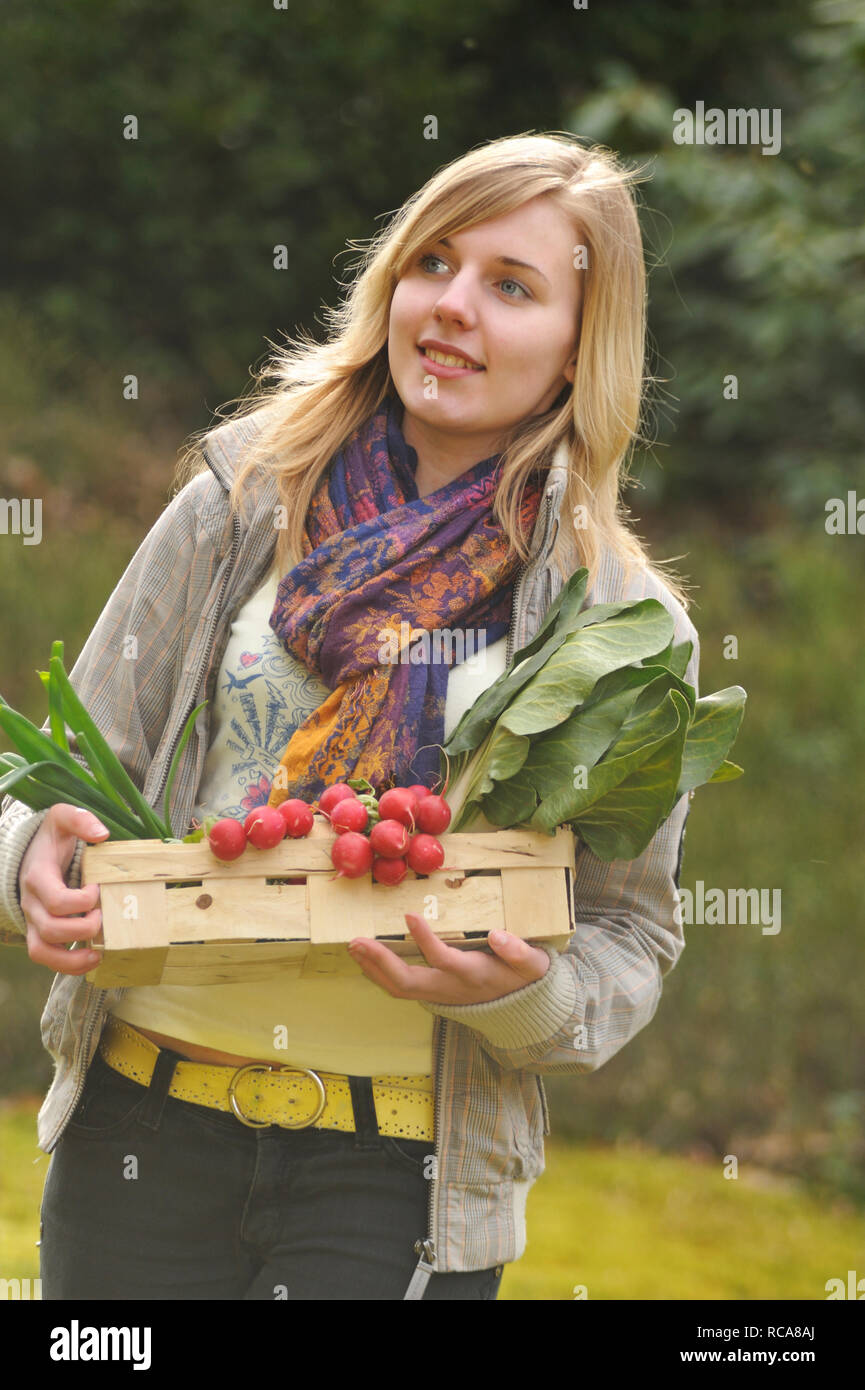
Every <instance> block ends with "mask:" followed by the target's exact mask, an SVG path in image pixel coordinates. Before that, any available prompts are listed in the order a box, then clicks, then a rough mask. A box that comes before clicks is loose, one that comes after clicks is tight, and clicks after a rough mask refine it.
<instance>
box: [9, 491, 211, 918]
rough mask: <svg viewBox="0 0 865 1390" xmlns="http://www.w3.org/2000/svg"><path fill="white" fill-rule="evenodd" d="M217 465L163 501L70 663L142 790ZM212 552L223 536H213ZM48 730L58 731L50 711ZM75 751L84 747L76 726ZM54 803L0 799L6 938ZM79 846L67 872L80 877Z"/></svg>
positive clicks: (166, 702)
mask: <svg viewBox="0 0 865 1390" xmlns="http://www.w3.org/2000/svg"><path fill="white" fill-rule="evenodd" d="M220 487H221V485H220V484H218V483H217V481H216V479H215V478H214V477H213V474H212V473H211V471H210V469H208V470H207V473H206V474H204V473H202V474H199V475H198V476H196V477H195V478H193V479H192V481H191V482H189V483H187V485H186V487H184V488H183V489H182V490H181V491H180V492H178V493H177V495H176V496H175V497H174V498H172V500H171V501H170V502H169V503H168V505H167V506H166V507H165V509H164V510H163V512H162V513H161V515H160V516H159V518H158V519H157V521H156V522H155V524H154V526H153V527H152V528H151V530H150V531H149V532H148V534H147V536H146V537H145V539H144V540H143V541H142V543H141V545H140V546H139V548H138V550H137V551H136V553H135V555H134V556H133V557H132V559H131V561H130V562H129V565H128V566H127V568H126V570H125V572H124V574H123V576H122V578H121V579H120V581H119V583H118V584H117V586H116V588H115V589H114V592H113V593H112V595H111V597H110V598H109V600H108V602H107V604H106V605H105V608H104V609H103V610H102V613H101V615H100V617H99V619H98V620H97V623H96V626H95V627H94V628H93V631H92V632H91V633H90V636H89V637H88V639H87V641H86V643H85V644H84V648H83V650H82V652H81V654H80V656H79V657H78V660H77V661H76V662H75V665H74V666H73V667H72V670H71V671H70V672H69V680H70V683H71V685H72V686H73V688H74V689H75V691H76V692H77V694H78V695H79V696H80V698H81V700H82V701H83V703H84V704H85V705H86V706H87V709H88V711H89V713H90V715H91V717H92V718H93V720H94V722H95V724H96V725H97V727H98V728H99V730H100V732H101V733H102V734H103V736H104V737H105V739H106V740H107V742H108V744H109V745H110V747H111V748H112V750H113V751H114V753H116V755H117V757H118V758H119V759H120V761H121V763H122V764H123V766H124V767H125V769H126V771H127V772H128V774H129V776H130V777H131V778H132V780H133V782H134V783H135V785H136V786H137V787H138V788H139V790H140V791H143V789H144V782H145V778H146V776H147V772H148V769H149V767H150V764H151V762H152V760H153V757H154V754H155V751H156V748H155V746H154V741H153V739H152V738H148V735H147V732H146V731H147V730H150V731H151V732H152V731H154V730H156V731H159V732H161V731H163V730H164V729H165V727H166V725H167V723H168V716H169V712H170V709H171V704H172V699H173V695H174V689H175V686H176V684H177V681H178V679H179V676H180V672H181V670H182V664H183V656H184V652H185V648H186V645H187V643H188V639H189V635H190V634H189V632H188V626H189V621H190V620H189V617H188V615H187V611H186V592H187V587H186V580H187V579H188V575H189V571H190V568H191V566H192V563H193V556H194V555H195V552H196V547H197V546H198V545H199V541H200V536H201V531H202V526H201V521H200V511H201V504H202V501H203V499H204V497H205V494H206V492H207V491H208V490H209V489H213V488H220ZM213 549H214V552H215V551H216V546H215V545H214V546H213ZM42 727H43V731H44V732H46V733H49V732H50V723H49V721H48V720H47V719H46V721H45V723H44V724H43V726H42ZM69 747H70V751H71V752H72V753H73V754H75V756H76V757H78V758H79V761H83V759H81V757H80V755H79V754H78V752H77V748H76V743H75V739H74V736H72V735H71V734H70V736H69ZM46 815H47V811H38V812H37V811H32V810H31V809H30V807H29V806H26V805H24V804H23V803H22V802H20V801H16V800H15V799H14V798H13V797H11V796H6V797H4V798H3V801H2V806H0V942H2V943H4V944H7V945H8V944H14V943H16V942H21V941H22V940H23V939H24V938H25V937H26V934H27V923H26V921H25V920H24V916H23V913H22V911H21V899H20V893H19V883H18V876H19V872H20V868H21V861H22V859H23V858H24V855H25V853H26V851H27V849H28V847H29V845H30V842H31V840H32V839H33V837H34V835H35V834H36V832H37V830H38V829H39V826H40V825H41V824H42V821H43V820H44V819H45V816H46ZM85 843H86V842H85V841H84V840H79V841H78V842H77V844H76V847H75V853H74V855H73V857H72V860H71V863H70V865H69V869H68V870H67V874H66V882H67V884H68V886H69V887H70V888H78V887H80V886H81V855H82V852H83V850H84V847H85Z"/></svg>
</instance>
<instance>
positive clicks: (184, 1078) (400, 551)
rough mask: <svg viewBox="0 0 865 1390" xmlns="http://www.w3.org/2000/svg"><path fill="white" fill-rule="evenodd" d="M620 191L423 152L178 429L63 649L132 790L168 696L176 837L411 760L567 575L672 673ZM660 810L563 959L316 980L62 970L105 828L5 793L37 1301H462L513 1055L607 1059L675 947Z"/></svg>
mask: <svg viewBox="0 0 865 1390" xmlns="http://www.w3.org/2000/svg"><path fill="white" fill-rule="evenodd" d="M632 182H633V175H630V174H629V173H628V172H627V171H625V170H624V169H623V168H622V167H621V166H620V165H619V164H618V162H617V161H616V160H615V159H614V158H613V157H612V156H611V155H610V154H608V153H607V152H603V151H601V152H597V151H587V150H586V149H584V148H583V147H582V146H581V145H580V143H579V142H578V141H577V140H575V139H573V138H571V137H568V136H566V135H560V134H552V135H545V136H515V137H508V138H505V139H502V140H497V141H493V142H491V143H490V144H487V145H485V146H482V147H481V148H479V149H476V150H473V151H471V152H470V153H469V154H467V155H466V156H464V157H463V158H461V159H458V160H456V161H455V162H453V163H452V164H450V165H448V166H446V167H445V168H443V169H442V170H440V171H439V172H438V173H437V174H436V175H435V177H433V178H432V179H431V180H430V181H429V182H428V183H427V184H426V185H425V186H424V187H423V188H422V189H421V190H420V191H419V192H418V193H416V194H415V195H414V196H413V197H411V198H410V199H409V200H408V201H407V202H406V204H405V205H404V206H403V207H402V208H401V209H400V210H399V212H398V213H397V215H396V216H395V217H394V218H393V220H392V221H391V223H390V225H389V226H388V227H387V228H386V229H384V230H383V231H382V232H381V233H380V234H379V235H378V237H377V238H376V239H375V240H374V241H373V243H372V244H371V245H370V247H369V248H368V250H367V251H366V253H365V254H364V256H363V258H362V261H361V264H360V266H359V268H358V274H357V276H356V277H355V279H354V281H353V283H352V284H351V286H350V288H349V289H348V292H347V294H346V296H345V299H344V301H343V302H342V303H341V305H340V306H339V308H338V309H337V310H335V311H333V323H332V326H331V332H330V334H329V337H328V340H327V342H326V343H324V344H323V345H318V344H316V343H314V342H304V343H298V344H295V345H293V346H292V347H291V348H290V349H289V350H283V351H281V352H279V353H278V354H277V358H276V364H275V366H274V367H273V368H272V369H271V374H272V375H273V376H275V378H276V383H275V385H274V386H272V387H271V388H268V389H261V390H260V391H259V393H258V394H257V395H256V396H255V397H254V398H253V399H251V400H249V401H247V402H246V405H245V407H244V409H243V410H242V411H241V412H240V414H239V415H237V416H235V417H233V418H232V419H231V420H230V421H229V422H228V423H227V424H221V425H220V426H219V427H218V428H216V429H215V430H212V431H210V432H206V433H205V435H204V437H203V438H202V439H201V440H200V441H199V442H198V444H197V446H196V447H195V448H194V449H193V451H192V452H191V454H190V456H189V457H188V459H187V460H186V462H185V465H184V469H183V471H182V473H181V480H182V482H183V485H182V487H181V489H180V491H179V492H178V493H177V495H176V496H175V497H174V498H173V500H172V501H171V503H170V504H169V505H168V506H167V508H166V509H165V511H164V512H163V513H162V515H161V516H160V518H159V519H158V521H157V522H156V524H155V526H154V527H153V529H152V531H151V532H150V534H149V535H148V536H147V537H146V539H145V541H144V542H143V544H142V546H141V547H140V549H139V551H138V552H137V554H136V555H135V556H134V558H133V560H132V561H131V563H130V565H129V568H128V569H127V571H126V573H125V574H124V576H123V578H122V579H121V581H120V583H119V585H118V586H117V589H116V590H115V591H114V593H113V594H112V596H111V599H110V600H109V602H108V605H107V607H106V608H105V610H104V612H103V614H102V615H101V617H100V619H99V621H98V623H97V625H96V627H95V628H94V630H93V632H92V633H91V635H90V638H89V639H88V641H87V643H86V644H85V647H84V650H83V651H82V653H81V656H80V657H79V660H78V662H77V663H76V665H75V667H74V668H73V672H72V679H73V683H74V685H75V687H76V689H77V690H78V691H79V694H80V695H81V697H82V699H84V701H85V703H87V704H88V706H89V708H90V710H91V712H92V714H93V716H94V718H95V719H96V721H97V723H98V724H99V725H100V727H101V728H102V729H103V731H104V732H105V734H106V737H107V738H108V739H109V741H110V743H111V745H112V747H113V748H114V749H115V751H116V752H117V754H118V756H119V757H120V758H121V760H122V761H123V763H124V765H125V766H126V767H127V768H128V770H129V772H130V775H131V776H132V777H133V778H134V779H135V780H136V782H137V784H138V785H139V786H140V787H141V788H142V790H143V793H144V795H145V796H146V797H148V798H149V799H150V800H151V801H152V803H153V804H154V805H155V804H158V801H159V798H160V796H161V793H162V789H163V787H164V783H165V778H166V774H167V768H168V765H169V763H170V760H171V756H172V753H173V751H174V749H175V747H176V745H177V742H178V737H179V733H180V730H181V729H182V727H183V724H184V722H185V720H186V717H187V715H188V713H189V711H190V710H191V709H192V708H194V706H195V705H196V704H197V703H200V701H201V700H202V699H206V700H207V702H208V703H207V706H206V708H205V710H204V712H203V713H202V715H201V716H200V717H199V719H198V722H197V726H196V728H197V733H198V739H197V740H196V739H195V738H193V739H192V740H190V743H189V745H188V747H187V749H186V751H185V755H184V758H183V760H182V762H181V766H180V771H179V774H178V777H177V780H176V782H175V786H174V789H173V797H172V822H173V824H174V825H175V827H183V829H181V830H180V831H179V833H181V834H182V833H183V832H184V830H185V829H186V828H187V827H188V826H189V824H190V822H191V820H192V818H193V817H196V818H198V819H199V820H200V819H202V818H203V816H204V815H206V814H208V813H209V812H211V811H218V812H220V813H223V814H228V815H234V816H242V815H244V814H245V813H246V812H247V811H248V810H249V809H251V808H252V807H253V806H256V805H259V804H262V803H264V802H270V803H271V804H278V802H279V801H281V800H282V799H283V798H284V797H285V796H295V795H300V796H304V797H305V798H306V799H309V800H312V799H313V798H314V797H315V796H316V795H317V794H318V793H319V792H320V791H321V790H322V788H323V787H324V785H325V784H326V783H328V782H331V781H335V780H344V779H346V778H348V777H351V776H363V777H367V778H368V779H369V780H370V781H371V782H372V783H373V785H375V786H377V787H379V788H382V787H384V786H386V785H388V784H389V783H390V784H395V785H406V784H409V783H412V782H419V781H425V782H427V783H428V784H429V783H432V782H433V781H434V780H435V778H436V774H437V771H438V757H437V754H436V751H435V746H436V745H437V744H441V743H442V742H443V741H444V739H445V737H447V735H448V734H449V733H450V731H451V730H452V729H453V727H454V725H455V724H456V722H457V720H458V719H459V717H460V715H461V713H462V711H463V710H464V709H465V708H466V707H467V706H468V705H469V704H471V703H472V702H473V700H474V699H475V698H476V696H477V695H478V694H479V693H480V691H481V690H482V689H484V688H485V687H486V686H488V685H489V684H490V683H491V682H492V681H493V680H494V679H495V678H496V676H497V675H498V674H499V673H500V672H501V671H502V670H504V668H505V666H506V664H507V663H508V662H509V661H510V660H511V658H512V656H513V653H514V652H515V651H516V650H518V649H519V648H520V647H521V646H523V645H525V643H526V642H527V641H528V640H529V639H530V637H531V636H532V635H533V633H534V632H535V631H537V629H538V627H539V625H540V623H541V622H542V620H543V616H544V613H545V611H546V609H547V608H548V606H549V604H550V602H551V601H552V599H553V598H554V597H555V595H556V594H557V593H558V592H559V591H560V589H561V586H562V584H563V583H564V581H565V579H566V578H567V576H568V575H570V574H571V573H572V572H573V571H574V569H576V568H577V567H578V566H580V565H585V566H587V567H588V569H589V587H588V594H587V602H589V603H591V602H608V601H614V600H616V599H621V598H622V597H628V598H631V597H633V598H639V597H644V596H651V597H655V598H658V599H660V600H661V601H662V602H663V603H664V604H665V605H666V607H667V608H668V610H669V611H670V613H671V614H672V615H673V618H674V621H675V627H676V640H677V641H683V640H688V639H689V640H691V641H692V643H693V655H692V658H691V663H690V666H689V668H688V671H687V673H686V674H687V679H688V680H689V681H690V682H691V683H692V684H694V685H695V686H696V684H697V673H698V650H699V649H698V643H697V634H696V631H695V629H694V627H693V625H692V624H691V622H690V621H689V619H688V617H687V615H686V612H685V602H686V600H685V596H684V594H683V593H682V592H681V591H680V590H679V589H678V588H677V586H676V584H675V581H674V580H672V579H671V578H670V577H669V576H662V575H661V573H660V572H659V571H658V570H657V569H656V568H655V567H653V566H652V564H651V563H650V561H649V559H648V556H647V555H646V553H645V551H644V549H643V547H642V546H641V544H640V542H639V540H638V539H637V538H636V536H635V535H634V534H633V533H632V532H631V531H630V530H629V529H628V527H627V525H626V523H625V520H624V518H623V516H622V515H621V514H620V512H619V506H620V504H619V487H620V481H621V477H622V468H623V462H624V459H625V455H626V453H627V450H628V447H629V445H630V443H631V442H632V440H633V438H634V436H635V433H636V431H637V429H638V416H639V409H640V402H641V395H642V386H643V361H644V338H645V300H646V294H645V280H644V267H643V256H642V246H641V240H640V234H639V228H638V221H637V216H636V212H635V208H634V203H633V197H632V193H631V187H630V185H631V184H632ZM575 522H576V523H577V524H575ZM404 622H408V623H409V624H410V625H411V628H414V629H424V630H426V631H427V632H430V633H433V632H435V631H436V630H441V629H445V628H446V629H448V630H449V631H451V632H453V631H454V630H457V631H461V632H463V633H471V634H472V635H473V637H476V636H477V635H478V634H480V636H481V641H479V642H478V641H474V642H473V644H472V649H473V650H475V651H477V650H478V647H481V648H482V651H483V658H484V659H483V660H482V661H478V660H475V661H471V662H469V661H465V662H463V663H462V664H457V665H453V664H451V665H448V664H443V663H441V662H438V663H436V661H434V660H431V661H429V662H428V663H426V664H425V663H423V662H418V661H417V660H414V661H405V660H393V658H392V657H391V658H389V659H383V657H382V651H383V649H388V648H387V647H386V644H385V645H384V647H383V638H384V637H386V636H387V635H388V633H390V632H394V631H395V632H400V631H404V630H405V629H403V628H401V624H402V623H404ZM688 805H689V803H688V798H687V797H683V798H682V799H681V801H680V802H679V804H678V805H677V806H676V807H675V809H674V811H673V813H672V815H671V816H670V817H669V819H668V820H667V821H666V822H665V823H664V825H663V826H662V827H661V829H660V830H659V831H658V833H657V834H656V836H655V837H654V839H653V841H652V843H651V844H650V846H649V847H648V848H647V850H646V851H645V853H644V854H643V855H642V856H640V858H639V859H637V860H634V861H632V862H625V861H616V862H614V863H612V864H602V863H601V862H600V861H599V860H597V859H596V858H595V857H594V856H593V855H592V854H591V853H590V852H588V851H587V850H585V849H583V850H581V852H580V853H579V855H578V859H577V865H576V868H577V887H576V893H575V910H576V921H577V927H576V931H575V933H574V936H573V939H572V941H571V942H570V944H569V946H568V949H567V950H566V951H563V952H557V951H555V950H554V949H552V948H550V949H547V948H539V947H533V946H531V945H529V944H527V943H525V942H522V941H520V940H518V939H515V938H510V937H509V936H508V935H507V934H505V935H504V936H503V938H502V939H496V938H494V937H491V938H490V941H489V948H490V949H489V950H488V951H483V952H474V953H465V954H463V953H460V952H459V951H457V950H455V949H454V948H452V947H449V946H447V945H446V944H445V943H443V942H441V941H438V940H437V939H436V938H435V937H434V936H433V934H432V932H431V931H430V929H429V927H428V924H427V923H426V921H425V919H424V918H423V917H422V916H409V917H408V918H407V923H408V926H409V928H410V930H411V931H412V934H413V936H414V940H415V942H416V945H417V947H418V949H419V951H420V952H421V953H422V954H423V956H424V958H425V960H426V965H424V966H418V965H414V966H412V965H409V964H408V963H406V962H405V961H404V960H402V959H401V958H400V957H398V956H396V955H395V954H394V953H392V952H391V951H390V950H388V948H387V946H386V945H385V944H383V943H381V942H369V941H366V942H360V941H358V942H357V943H356V948H354V947H353V949H352V956H353V960H354V962H355V966H356V968H355V972H354V974H353V975H351V976H350V977H342V976H336V975H330V976H328V975H316V974H313V973H310V972H309V971H307V970H305V969H304V968H302V967H298V968H297V969H296V970H293V971H280V972H279V973H273V974H271V975H270V976H268V977H267V978H263V979H260V980H257V981H253V982H250V983H244V984H236V983H235V984H218V985H213V986H210V985H195V986H186V985H184V984H182V983H175V984H164V985H159V986H153V987H142V986H139V987H135V988H128V989H115V990H100V989H97V988H96V987H94V986H93V985H91V984H90V983H88V982H87V981H86V980H85V979H84V978H83V977H84V975H85V974H86V972H87V971H88V970H89V969H91V968H92V965H93V963H94V957H93V955H92V952H91V951H90V950H89V949H88V948H87V946H86V944H85V945H82V946H79V947H77V948H76V949H72V950H70V949H69V945H70V943H72V942H75V943H86V942H87V941H88V940H89V939H90V938H92V937H93V936H94V935H95V934H96V933H97V932H98V930H99V926H100V913H99V903H98V888H96V887H95V886H92V887H88V888H84V889H82V888H81V887H80V859H81V852H82V849H83V846H84V844H85V842H93V841H96V840H97V839H99V838H104V837H105V834H106V833H107V832H105V831H104V829H102V830H100V827H99V825H98V822H94V820H93V818H92V817H91V816H89V815H88V814H87V813H85V812H81V811H79V810H76V809H75V808H74V807H71V806H59V807H54V808H52V809H51V810H50V811H48V812H43V813H39V814H33V813H32V812H30V811H29V810H27V808H26V807H23V806H21V805H20V804H19V803H15V802H10V801H9V800H8V799H7V802H6V804H5V806H4V814H3V818H2V822H0V828H2V830H3V837H2V862H0V869H2V873H0V890H2V894H3V903H4V904H5V914H6V918H7V919H8V922H9V923H10V924H11V925H12V926H13V927H14V928H15V929H17V930H18V931H19V932H20V933H22V934H23V935H25V936H26V939H27V949H28V951H29V954H30V956H31V958H32V959H33V960H34V961H36V962H38V963H40V964H42V965H46V966H48V967H50V968H51V969H53V970H55V971H56V972H58V973H57V975H56V977H55V981H54V985H53V987H52V990H51V995H50V997H49V1000H48V1003H47V1006H46V1010H45V1014H44V1016H43V1020H42V1030H43V1039H44V1042H45V1045H46V1047H47V1048H48V1050H49V1051H50V1053H51V1055H52V1056H53V1058H54V1060H55V1063H56V1073H55V1077H54V1080H53V1082H52V1086H51V1089H50V1091H49V1093H48V1095H47V1097H46V1100H45V1102H44V1104H43V1107H42V1110H41V1112H40V1116H39V1142H40V1145H41V1147H42V1148H43V1149H44V1150H45V1151H46V1152H50V1153H51V1155H52V1157H51V1164H50V1167H49V1172H48V1176H47V1180H46V1186H45V1192H44V1196H43V1202H42V1213H41V1225H42V1240H41V1275H42V1281H43V1296H44V1297H45V1298H49V1299H61V1298H107V1299H120V1298H128V1299H145V1298H160V1299H239V1298H243V1299H280V1298H286V1299H381V1298H427V1299H434V1298H439V1299H454V1298H460V1299H462V1298H486V1299H493V1298H495V1297H496V1296H497V1292H498V1288H499V1283H500V1280H501V1275H502V1270H503V1266H504V1265H505V1263H507V1262H508V1261H512V1260H517V1259H519V1258H520V1256H521V1255H522V1254H523V1252H524V1249H525V1244H526V1230H525V1203H526V1197H527V1194H528V1191H529V1188H530V1186H531V1184H532V1183H533V1182H534V1181H535V1179H536V1178H537V1177H538V1176H539V1175H540V1174H541V1173H542V1172H543V1168H544V1156H543V1136H544V1134H546V1133H549V1124H548V1117H547V1108H546V1100H545V1096H544V1090H543V1084H542V1081H541V1077H542V1075H543V1074H544V1073H546V1072H560V1073H563V1072H571V1073H576V1074H582V1073H587V1072H590V1071H592V1070H594V1069H596V1068H597V1067H599V1066H601V1065H602V1064H603V1063H604V1062H605V1061H607V1060H608V1058H610V1057H611V1056H613V1055H614V1054H615V1053H616V1052H617V1051H618V1050H619V1049H620V1048H621V1047H622V1046H623V1045H624V1044H625V1043H626V1042H627V1041H628V1040H629V1039H630V1038H631V1037H633V1036H634V1034H635V1033H636V1032H638V1030H639V1029H640V1028H642V1027H643V1026H644V1025H645V1024H646V1023H648V1021H649V1020H650V1019H651V1017H652V1015H653V1013H654V1011H655V1009H656V1007H657V1004H658V1000H659V996H660V992H661V981H662V976H663V975H664V974H665V973H666V972H667V971H668V970H669V969H671V968H672V966H673V965H674V964H675V962H676V960H677V959H678V956H679V953H680V951H681V949H682V946H683V940H682V933H681V927H680V925H678V923H677V913H676V907H677V888H678V874H679V869H680V865H681V852H682V842H683V836H684V825H685V820H686V817H687V813H688ZM540 910H542V908H541V909H540ZM78 914H83V915H78ZM0 925H2V923H0Z"/></svg>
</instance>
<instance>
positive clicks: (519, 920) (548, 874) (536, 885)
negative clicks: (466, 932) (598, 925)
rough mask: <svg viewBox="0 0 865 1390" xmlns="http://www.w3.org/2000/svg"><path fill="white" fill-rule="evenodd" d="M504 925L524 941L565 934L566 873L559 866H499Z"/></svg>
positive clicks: (567, 914) (566, 922)
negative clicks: (517, 867)
mask: <svg viewBox="0 0 865 1390" xmlns="http://www.w3.org/2000/svg"><path fill="white" fill-rule="evenodd" d="M501 883H502V905H503V907H504V918H505V927H506V928H507V930H508V931H509V932H512V933H513V935H514V936H519V937H522V939H523V940H524V941H531V940H536V939H538V938H544V937H551V936H562V935H564V936H567V934H568V932H569V931H570V913H569V911H568V896H567V876H566V874H565V873H564V871H563V870H562V869H536V870H534V871H531V870H525V869H502V873H501Z"/></svg>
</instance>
